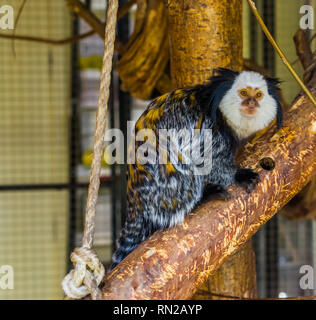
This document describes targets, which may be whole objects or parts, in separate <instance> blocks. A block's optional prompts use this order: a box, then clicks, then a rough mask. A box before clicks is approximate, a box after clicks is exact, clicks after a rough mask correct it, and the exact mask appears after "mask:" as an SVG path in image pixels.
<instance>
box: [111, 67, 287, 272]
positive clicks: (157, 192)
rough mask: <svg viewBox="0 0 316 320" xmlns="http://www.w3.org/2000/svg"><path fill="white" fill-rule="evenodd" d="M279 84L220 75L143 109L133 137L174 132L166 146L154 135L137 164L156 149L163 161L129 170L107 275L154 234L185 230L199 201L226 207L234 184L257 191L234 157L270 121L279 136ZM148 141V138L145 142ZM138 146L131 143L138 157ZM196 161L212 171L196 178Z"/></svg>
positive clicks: (255, 76)
mask: <svg viewBox="0 0 316 320" xmlns="http://www.w3.org/2000/svg"><path fill="white" fill-rule="evenodd" d="M278 84H279V81H278V80H277V79H274V78H268V77H264V76H262V75H261V74H259V73H256V72H247V71H243V72H240V73H239V72H235V71H231V70H228V69H223V68H220V69H217V70H215V73H214V75H213V76H212V77H211V78H210V80H209V82H207V83H206V84H202V85H197V86H194V87H191V88H184V89H177V90H174V91H172V92H171V93H168V94H165V95H163V96H161V97H158V98H156V99H155V100H153V101H152V102H151V103H150V104H149V105H148V107H147V109H146V110H145V112H144V113H143V114H142V115H141V117H140V118H139V119H138V121H137V122H136V126H135V134H137V133H138V132H140V130H142V129H151V130H152V132H153V134H151V136H154V138H156V139H157V138H158V133H159V132H160V131H161V130H162V131H163V130H164V129H167V130H168V132H169V129H172V132H171V134H169V136H168V137H169V140H170V141H169V140H168V137H167V138H165V137H164V138H161V136H160V134H159V139H158V141H157V142H156V143H153V144H152V147H149V148H147V151H146V152H143V153H142V156H140V158H144V157H146V156H148V155H149V154H151V153H152V152H154V151H157V150H158V149H159V148H160V149H162V150H159V152H160V153H159V154H163V155H164V159H165V160H166V161H164V163H161V161H159V160H161V158H158V157H156V159H154V161H151V162H150V163H143V162H142V161H141V159H140V158H139V157H138V156H137V157H136V160H135V163H133V164H129V165H128V170H127V171H128V172H127V175H128V184H127V201H128V209H127V219H126V222H125V226H124V228H123V230H122V232H121V235H120V237H119V239H118V241H117V250H116V251H115V253H114V254H113V258H112V265H111V267H110V270H112V269H113V268H114V267H115V266H116V265H117V264H118V263H119V262H120V261H121V260H122V259H124V258H125V257H126V256H127V255H128V254H129V253H130V252H131V251H132V250H134V249H135V248H136V247H137V246H138V245H139V244H140V243H141V242H142V241H144V240H145V239H146V238H147V237H149V236H150V235H151V234H153V233H154V232H155V231H156V230H159V229H162V228H168V227H172V226H175V225H176V224H179V223H182V222H183V220H184V217H185V216H186V215H188V214H189V213H190V212H191V211H192V210H193V209H194V208H195V207H196V206H197V204H198V203H200V202H201V200H202V199H205V198H222V199H228V198H229V193H228V192H227V191H226V189H227V187H228V186H229V185H231V184H237V185H239V186H242V187H244V188H245V189H246V191H247V192H251V191H252V190H253V189H254V188H255V186H256V185H257V183H258V182H259V181H260V179H259V175H258V174H257V173H256V172H254V171H253V170H251V169H248V168H238V167H237V166H236V165H235V162H234V160H235V155H236V152H237V150H238V147H239V146H240V145H241V144H242V143H243V142H245V141H246V140H247V139H249V138H250V137H251V136H253V135H254V134H255V133H256V132H257V131H259V130H261V129H263V128H265V127H267V126H268V125H269V124H270V123H271V122H272V120H273V119H274V118H275V117H276V123H277V128H278V129H279V128H280V126H281V124H282V108H281V103H280V98H279V91H280V89H279V87H278ZM183 129H185V130H187V132H190V136H189V139H185V138H184V137H185V136H183V135H182V134H180V133H179V132H180V131H181V130H183ZM207 129H209V130H211V133H212V136H211V144H209V146H206V147H205V145H204V146H203V142H205V137H204V138H203V134H204V133H205V132H206V131H207ZM195 130H199V131H200V137H201V139H200V140H201V141H200V140H199V142H198V143H197V142H195V143H194V142H193V140H194V139H193V133H192V132H194V131H195ZM151 138H153V137H150V134H148V137H147V142H149V140H152V139H151ZM203 139H204V140H203ZM162 140H164V141H162ZM167 140H168V141H167ZM172 140H173V142H172ZM176 140H177V141H176ZM145 141H146V140H145ZM166 141H167V143H166ZM184 141H186V142H184ZM162 142H164V145H165V146H164V147H162V145H163V143H162ZM201 142H202V144H201ZM172 143H178V145H180V146H181V148H180V150H176V151H174V150H173V149H172V148H170V146H171V144H172ZM147 145H148V143H147ZM189 145H190V146H191V152H188V146H189ZM140 146H141V143H140V142H137V141H136V143H135V150H134V151H136V153H137V148H140ZM168 147H169V148H168ZM157 152H158V151H157ZM140 154H141V152H140ZM201 154H202V156H204V157H206V158H208V157H209V158H212V165H211V169H210V170H207V171H206V172H204V173H202V174H201V173H199V172H198V171H197V169H199V168H200V167H201V164H200V163H197V161H196V159H197V158H198V157H199V156H200V155H201ZM162 158H163V157H162Z"/></svg>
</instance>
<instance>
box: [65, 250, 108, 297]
mask: <svg viewBox="0 0 316 320" xmlns="http://www.w3.org/2000/svg"><path fill="white" fill-rule="evenodd" d="M70 260H71V261H72V263H73V264H74V266H75V268H74V269H73V270H71V271H70V272H69V273H68V274H67V275H66V276H65V278H64V280H63V282H62V287H63V290H64V292H65V294H66V295H67V296H68V297H69V298H73V299H81V298H83V297H85V296H87V295H88V294H91V295H92V297H93V298H94V299H99V298H101V290H100V289H99V285H100V283H101V281H102V279H103V277H104V275H105V269H104V266H103V264H102V263H101V261H100V260H99V259H98V257H97V255H96V253H95V252H94V251H93V250H92V249H89V248H87V247H80V248H76V249H74V251H73V252H72V254H71V255H70Z"/></svg>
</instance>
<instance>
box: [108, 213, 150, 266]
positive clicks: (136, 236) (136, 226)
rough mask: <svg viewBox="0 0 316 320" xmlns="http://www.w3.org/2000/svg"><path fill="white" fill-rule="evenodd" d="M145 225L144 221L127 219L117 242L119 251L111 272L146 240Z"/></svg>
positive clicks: (115, 255) (116, 253) (114, 256)
mask: <svg viewBox="0 0 316 320" xmlns="http://www.w3.org/2000/svg"><path fill="white" fill-rule="evenodd" d="M144 230H146V228H144V223H143V220H142V219H133V220H131V219H127V220H126V222H125V226H124V228H123V229H122V231H121V234H120V237H119V239H118V240H117V243H116V246H117V249H116V251H115V252H114V254H113V256H112V264H111V266H110V267H109V269H108V272H110V271H111V270H112V269H113V268H114V267H115V266H116V265H118V264H119V263H120V262H121V261H122V260H123V259H124V258H125V257H126V256H127V255H128V254H129V253H130V252H131V251H133V250H134V249H135V248H136V247H137V246H138V245H139V244H140V243H141V242H143V241H144V240H145V239H146V236H147V235H146V233H145V232H144Z"/></svg>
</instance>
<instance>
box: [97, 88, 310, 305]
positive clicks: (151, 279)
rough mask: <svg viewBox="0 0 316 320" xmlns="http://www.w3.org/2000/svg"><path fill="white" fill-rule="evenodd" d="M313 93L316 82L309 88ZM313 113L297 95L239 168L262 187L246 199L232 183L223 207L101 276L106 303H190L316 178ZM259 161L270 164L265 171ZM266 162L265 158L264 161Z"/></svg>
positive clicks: (157, 237) (164, 234)
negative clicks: (246, 170) (278, 124)
mask: <svg viewBox="0 0 316 320" xmlns="http://www.w3.org/2000/svg"><path fill="white" fill-rule="evenodd" d="M310 86H311V88H313V92H314V93H315V90H316V83H315V82H314V83H310ZM315 148H316V108H315V106H314V105H313V104H312V103H311V102H310V101H309V100H308V99H307V98H306V97H305V96H300V97H299V98H298V99H297V100H296V101H295V103H294V104H293V105H292V106H291V107H290V109H289V110H288V112H287V113H286V114H285V117H284V126H283V128H282V129H281V130H280V131H279V132H277V133H276V132H275V129H274V130H272V131H269V132H267V133H266V134H265V135H264V136H262V137H260V138H259V139H258V140H256V141H255V142H254V143H253V144H251V143H248V144H247V145H246V146H245V148H244V152H243V154H242V156H241V159H240V161H241V165H242V166H244V167H248V168H253V169H255V170H256V171H257V172H258V173H259V175H260V178H261V183H259V185H258V186H257V187H256V189H255V190H254V191H253V192H252V193H251V194H247V193H246V192H245V191H244V190H243V189H241V188H239V187H237V186H231V187H230V188H229V191H230V192H231V193H232V195H233V196H234V198H233V199H232V200H230V201H228V202H221V201H211V202H209V203H206V204H203V205H201V206H200V207H198V208H197V209H196V210H195V211H194V212H193V213H192V214H190V215H189V216H188V217H187V218H186V219H185V222H184V223H183V224H182V225H179V226H176V227H174V228H172V229H168V230H164V231H158V232H156V233H155V234H154V235H152V236H151V237H150V238H149V239H147V240H146V241H145V242H143V243H142V244H140V246H139V247H138V248H136V249H135V250H134V251H133V252H132V253H131V254H130V255H129V256H128V257H126V259H124V260H123V261H122V262H121V263H120V264H119V265H118V266H117V267H116V268H115V269H114V270H113V271H112V272H111V273H110V274H109V275H108V276H107V278H106V279H105V282H106V285H105V286H104V288H103V299H187V298H190V297H191V296H192V294H193V293H194V292H195V291H196V290H197V289H198V288H199V287H200V286H201V285H202V284H203V283H204V281H205V280H206V279H207V278H208V276H209V275H210V274H212V273H214V271H215V270H216V269H217V268H218V267H219V266H221V265H222V263H223V262H224V261H225V260H227V258H229V257H230V256H232V255H233V254H234V253H235V252H236V251H237V250H238V249H239V248H240V247H241V246H242V245H244V244H245V243H246V242H247V241H248V240H249V239H251V237H252V236H253V234H254V233H255V232H256V231H257V230H258V229H259V228H260V227H261V226H263V225H264V224H265V223H266V222H267V221H268V220H269V219H270V218H271V217H272V216H273V215H274V214H275V213H276V212H277V211H278V210H280V208H282V207H283V206H284V205H285V204H286V203H287V202H288V201H289V200H290V199H291V198H292V197H293V196H294V195H295V194H297V193H298V192H299V191H300V190H301V189H302V188H303V187H304V186H305V185H306V184H307V183H308V182H309V181H310V180H311V179H312V178H313V177H314V176H315V174H316V153H315ZM263 158H271V159H272V160H273V161H274V163H275V167H274V169H273V170H269V167H268V166H267V165H264V167H265V168H266V170H265V169H263V168H262V167H261V165H262V164H263V161H261V159H263ZM265 163H269V161H265Z"/></svg>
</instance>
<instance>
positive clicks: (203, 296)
mask: <svg viewBox="0 0 316 320" xmlns="http://www.w3.org/2000/svg"><path fill="white" fill-rule="evenodd" d="M257 293H258V292H257V281H256V258H255V254H254V251H253V249H252V243H251V241H248V242H247V243H246V244H245V245H244V246H242V247H241V248H240V249H239V250H238V251H237V252H236V253H235V254H234V255H233V256H232V257H230V258H229V259H228V260H227V261H226V262H225V263H224V264H222V265H221V266H220V267H219V268H218V269H217V270H216V272H215V274H214V275H213V276H210V277H209V278H208V279H207V281H206V282H205V283H204V284H203V285H202V286H201V287H200V288H199V289H198V291H197V292H196V293H195V295H194V299H195V300H227V299H228V300H235V299H240V298H246V299H249V298H251V299H253V298H256V297H257Z"/></svg>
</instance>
